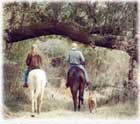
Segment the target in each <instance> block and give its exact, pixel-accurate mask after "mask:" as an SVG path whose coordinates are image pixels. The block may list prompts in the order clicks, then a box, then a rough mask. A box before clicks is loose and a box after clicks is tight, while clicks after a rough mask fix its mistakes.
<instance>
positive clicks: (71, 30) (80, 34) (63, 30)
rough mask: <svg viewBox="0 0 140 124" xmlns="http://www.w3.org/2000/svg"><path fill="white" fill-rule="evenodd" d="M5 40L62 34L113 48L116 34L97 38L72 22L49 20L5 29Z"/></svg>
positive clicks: (82, 41)
mask: <svg viewBox="0 0 140 124" xmlns="http://www.w3.org/2000/svg"><path fill="white" fill-rule="evenodd" d="M5 34H6V35H5V36H6V37H4V38H5V40H6V41H7V42H8V43H13V42H19V41H22V40H27V39H31V38H35V37H39V36H44V35H52V34H55V35H62V36H67V37H69V38H71V39H72V40H75V41H78V42H81V43H84V44H88V45H90V44H95V45H96V46H100V47H106V48H111V49H113V48H114V44H115V42H116V38H117V36H113V35H107V36H103V37H100V38H98V36H92V35H91V34H88V33H87V32H85V31H84V29H83V28H81V27H77V26H76V25H73V24H72V23H62V22H50V23H41V24H36V25H32V26H25V27H22V28H20V29H15V30H12V31H8V30H5Z"/></svg>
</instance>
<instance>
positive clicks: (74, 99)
mask: <svg viewBox="0 0 140 124" xmlns="http://www.w3.org/2000/svg"><path fill="white" fill-rule="evenodd" d="M71 92H72V97H73V103H74V111H76V110H77V91H71Z"/></svg>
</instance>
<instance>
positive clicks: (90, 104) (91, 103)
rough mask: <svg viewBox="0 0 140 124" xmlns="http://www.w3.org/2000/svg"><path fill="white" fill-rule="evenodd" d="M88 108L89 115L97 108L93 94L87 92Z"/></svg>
mask: <svg viewBox="0 0 140 124" xmlns="http://www.w3.org/2000/svg"><path fill="white" fill-rule="evenodd" d="M88 107H89V111H90V113H92V111H93V110H94V111H95V112H96V107H97V103H96V96H95V94H94V92H92V91H89V97H88Z"/></svg>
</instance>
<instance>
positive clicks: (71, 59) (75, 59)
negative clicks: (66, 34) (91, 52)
mask: <svg viewBox="0 0 140 124" xmlns="http://www.w3.org/2000/svg"><path fill="white" fill-rule="evenodd" d="M67 61H68V63H69V67H68V72H69V70H70V69H71V68H72V67H73V66H77V67H79V68H80V69H81V70H83V72H84V74H85V80H86V84H87V85H88V84H89V78H88V74H87V71H86V69H85V68H84V66H83V65H84V64H85V58H84V56H83V54H82V52H81V51H79V50H78V49H77V44H76V43H73V44H72V49H71V50H70V51H69V53H68V56H67ZM68 72H67V77H68ZM66 87H69V84H68V80H67V83H66Z"/></svg>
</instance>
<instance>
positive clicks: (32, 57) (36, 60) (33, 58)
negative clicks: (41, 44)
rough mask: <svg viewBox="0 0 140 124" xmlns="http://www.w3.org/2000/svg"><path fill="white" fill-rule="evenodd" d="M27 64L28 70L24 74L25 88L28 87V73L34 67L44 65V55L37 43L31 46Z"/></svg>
mask: <svg viewBox="0 0 140 124" xmlns="http://www.w3.org/2000/svg"><path fill="white" fill-rule="evenodd" d="M26 65H27V67H28V68H27V70H26V71H25V74H24V85H23V87H24V88H28V74H29V72H30V71H31V70H33V69H40V66H41V65H42V57H41V55H40V54H39V53H38V51H37V45H36V44H33V45H32V47H31V52H30V53H29V54H28V56H27V58H26Z"/></svg>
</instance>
